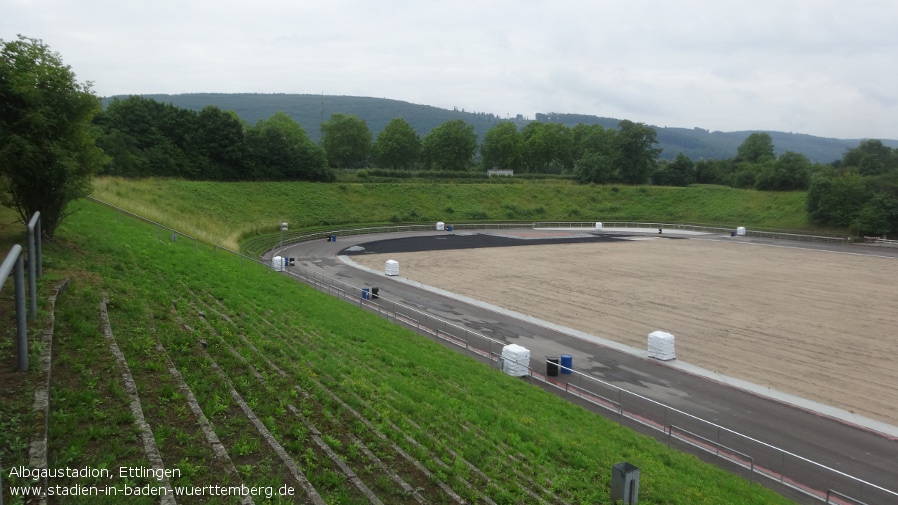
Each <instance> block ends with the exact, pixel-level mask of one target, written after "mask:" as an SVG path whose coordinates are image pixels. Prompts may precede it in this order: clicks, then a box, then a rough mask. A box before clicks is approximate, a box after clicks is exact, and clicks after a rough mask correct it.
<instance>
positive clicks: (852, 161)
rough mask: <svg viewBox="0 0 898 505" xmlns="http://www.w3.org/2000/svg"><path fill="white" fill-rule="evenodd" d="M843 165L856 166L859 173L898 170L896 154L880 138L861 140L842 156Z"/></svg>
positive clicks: (879, 172) (866, 173) (881, 172)
mask: <svg viewBox="0 0 898 505" xmlns="http://www.w3.org/2000/svg"><path fill="white" fill-rule="evenodd" d="M842 166H843V167H854V168H857V170H858V172H860V174H861V175H881V174H885V173H887V172H893V171H898V156H896V155H895V153H894V152H892V149H891V148H890V147H888V146H886V145H884V144H883V143H882V141H881V140H870V139H867V140H862V141H861V143H860V144H859V145H858V146H857V147H855V148H854V149H849V150H848V151H847V152H846V153H845V156H843V157H842Z"/></svg>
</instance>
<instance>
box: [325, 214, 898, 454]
mask: <svg viewBox="0 0 898 505" xmlns="http://www.w3.org/2000/svg"><path fill="white" fill-rule="evenodd" d="M615 231H620V230H615ZM680 231H683V230H680ZM690 233H695V232H690ZM337 258H338V259H339V260H340V261H341V262H343V263H344V264H346V265H348V266H351V267H353V268H357V269H359V270H363V271H366V272H369V273H371V274H374V275H378V276H382V277H384V278H385V279H388V280H390V281H394V282H399V283H402V284H406V285H408V286H413V287H416V288H419V289H423V290H425V291H429V292H431V293H436V294H439V295H441V296H445V297H447V298H452V299H454V300H458V301H460V302H464V303H467V304H470V305H474V306H476V307H480V308H482V309H486V310H490V311H493V312H496V313H499V314H503V315H506V316H509V317H514V318H516V319H520V320H522V321H526V322H528V323H531V324H535V325H538V326H542V327H543V328H547V329H549V330H552V331H555V332H558V333H564V334H566V335H570V336H573V337H576V338H579V339H581V340H585V341H588V342H591V343H593V344H597V345H600V346H603V347H608V348H611V349H614V350H616V351H620V352H624V353H627V354H630V355H632V356H636V357H639V358H642V359H645V360H646V361H651V362H652V363H656V364H662V365H664V366H669V367H671V368H675V369H678V370H681V371H683V372H686V373H689V374H692V375H695V376H698V377H703V378H706V379H710V380H713V381H717V382H720V383H722V384H726V385H728V386H730V387H734V388H737V389H741V390H743V391H747V392H749V393H751V394H754V395H758V396H762V397H765V398H769V399H771V400H774V401H778V402H781V403H785V404H788V405H791V406H794V407H796V408H800V409H803V410H806V411H809V412H813V413H815V414H818V415H822V416H826V417H830V418H833V419H836V420H838V421H841V422H844V423H847V424H851V425H855V426H858V427H861V428H863V429H867V430H871V431H874V432H877V433H880V434H882V435H884V436H886V437H889V438H893V439H896V440H898V426H893V425H891V424H887V423H884V422H882V421H877V420H875V419H870V418H868V417H864V416H859V415H857V414H854V413H852V412H849V411H847V410H844V409H840V408H837V407H833V406H830V405H825V404H822V403H819V402H815V401H812V400H808V399H806V398H802V397H800V396H796V395H793V394H789V393H786V392H783V391H778V390H776V389H772V388H768V387H763V386H760V385H758V384H755V383H752V382H749V381H746V380H742V379H738V378H736V377H730V376H727V375H723V374H719V373H717V372H713V371H711V370H708V369H706V368H702V367H700V366H697V365H693V364H690V363H686V362H684V361H681V360H672V361H658V360H655V359H652V358H649V356H648V351H647V350H643V349H637V348H635V347H631V346H628V345H624V344H621V343H619V342H615V341H612V340H608V339H606V338H602V337H599V336H597V335H592V334H590V333H586V332H584V331H580V330H577V329H574V328H568V327H566V326H562V325H559V324H555V323H552V322H549V321H544V320H542V319H538V318H536V317H533V316H530V315H527V314H522V313H520V312H515V311H513V310H508V309H505V308H502V307H499V306H496V305H492V304H490V303H487V302H483V301H480V300H476V299H474V298H470V297H467V296H464V295H460V294H457V293H453V292H451V291H446V290H444V289H440V288H437V287H434V286H428V285H426V284H423V283H421V282H418V281H413V280H411V279H408V278H406V277H401V276H386V275H385V274H384V272H382V271H380V270H375V269H372V268H368V267H366V266H363V265H360V264H358V263H356V262H355V261H353V260H352V259H351V258H350V257H349V256H338V257H337Z"/></svg>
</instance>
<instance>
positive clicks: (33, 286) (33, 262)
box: [28, 212, 44, 319]
mask: <svg viewBox="0 0 898 505" xmlns="http://www.w3.org/2000/svg"><path fill="white" fill-rule="evenodd" d="M43 262H44V260H43V254H42V253H41V213H40V212H35V213H34V215H33V216H31V220H30V221H28V291H29V294H30V297H31V319H35V318H36V317H37V279H38V277H40V276H41V275H43V272H44V269H43Z"/></svg>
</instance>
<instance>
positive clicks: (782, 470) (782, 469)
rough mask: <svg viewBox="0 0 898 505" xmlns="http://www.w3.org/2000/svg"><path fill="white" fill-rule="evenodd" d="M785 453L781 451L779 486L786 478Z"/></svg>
mask: <svg viewBox="0 0 898 505" xmlns="http://www.w3.org/2000/svg"><path fill="white" fill-rule="evenodd" d="M785 472H786V453H785V451H783V459H782V461H781V462H780V484H782V482H783V480H785V478H786V473H785Z"/></svg>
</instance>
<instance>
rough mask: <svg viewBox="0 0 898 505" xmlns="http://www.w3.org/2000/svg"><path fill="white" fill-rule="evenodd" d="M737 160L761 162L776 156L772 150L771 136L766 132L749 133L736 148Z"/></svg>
mask: <svg viewBox="0 0 898 505" xmlns="http://www.w3.org/2000/svg"><path fill="white" fill-rule="evenodd" d="M736 157H737V158H738V161H747V162H749V163H761V162H762V161H764V160H772V159H775V158H776V153H774V151H773V137H771V136H770V134H769V133H767V132H755V133H752V134H751V135H749V136H748V137H747V138H746V139H745V140H743V141H742V144H740V145H739V148H738V149H737V150H736Z"/></svg>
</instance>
